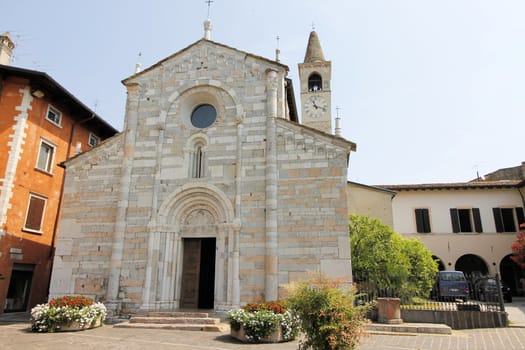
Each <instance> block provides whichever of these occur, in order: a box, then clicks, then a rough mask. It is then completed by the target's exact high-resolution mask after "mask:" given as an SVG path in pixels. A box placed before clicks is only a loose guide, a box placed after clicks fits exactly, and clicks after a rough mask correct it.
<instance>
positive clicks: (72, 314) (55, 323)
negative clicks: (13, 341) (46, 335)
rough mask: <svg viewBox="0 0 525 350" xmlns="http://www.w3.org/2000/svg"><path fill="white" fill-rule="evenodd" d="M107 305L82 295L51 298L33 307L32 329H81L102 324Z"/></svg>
mask: <svg viewBox="0 0 525 350" xmlns="http://www.w3.org/2000/svg"><path fill="white" fill-rule="evenodd" d="M106 313H107V310H106V306H104V304H102V303H94V302H93V300H92V299H89V298H86V297H82V296H65V297H61V298H57V299H51V300H50V301H49V303H47V304H39V305H37V306H35V307H34V308H32V309H31V318H32V320H33V322H32V325H31V329H32V330H33V331H35V332H64V331H80V330H84V329H91V328H95V327H100V326H102V323H103V322H104V320H105V319H106Z"/></svg>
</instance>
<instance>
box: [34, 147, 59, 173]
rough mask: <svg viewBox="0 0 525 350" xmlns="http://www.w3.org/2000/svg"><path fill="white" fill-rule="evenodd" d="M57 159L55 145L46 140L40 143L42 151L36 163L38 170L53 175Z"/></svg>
mask: <svg viewBox="0 0 525 350" xmlns="http://www.w3.org/2000/svg"><path fill="white" fill-rule="evenodd" d="M54 158H55V145H53V144H52V143H50V142H46V141H44V140H41V141H40V149H39V151H38V159H37V161H36V168H37V169H39V170H43V171H45V172H46V173H51V172H52V170H53V161H54Z"/></svg>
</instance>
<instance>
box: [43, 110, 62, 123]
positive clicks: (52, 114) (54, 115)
mask: <svg viewBox="0 0 525 350" xmlns="http://www.w3.org/2000/svg"><path fill="white" fill-rule="evenodd" d="M46 119H47V120H49V121H50V122H51V123H53V124H55V125H58V126H60V124H61V123H62V113H60V111H59V110H58V109H56V108H54V107H52V106H49V108H48V109H47V114H46Z"/></svg>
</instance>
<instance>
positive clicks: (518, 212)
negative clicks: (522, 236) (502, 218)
mask: <svg viewBox="0 0 525 350" xmlns="http://www.w3.org/2000/svg"><path fill="white" fill-rule="evenodd" d="M516 217H517V219H518V227H519V225H521V224H523V223H525V215H524V214H523V208H521V207H517V208H516ZM518 230H519V228H518Z"/></svg>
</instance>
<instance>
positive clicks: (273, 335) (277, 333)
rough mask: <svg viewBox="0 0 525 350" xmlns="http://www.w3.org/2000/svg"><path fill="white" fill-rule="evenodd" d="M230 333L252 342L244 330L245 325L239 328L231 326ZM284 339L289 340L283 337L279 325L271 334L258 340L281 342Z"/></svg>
mask: <svg viewBox="0 0 525 350" xmlns="http://www.w3.org/2000/svg"><path fill="white" fill-rule="evenodd" d="M230 335H231V336H232V337H234V338H235V339H238V340H240V341H242V342H243V343H251V342H252V341H250V340H248V339H247V338H246V333H245V332H244V327H243V326H242V325H241V327H240V329H239V330H234V329H233V328H230ZM290 340H291V339H290ZM284 341H288V340H284V339H283V335H282V332H281V327H277V330H276V331H274V332H272V333H271V334H270V335H269V336H267V337H265V338H262V339H261V340H259V341H257V343H280V342H284Z"/></svg>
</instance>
